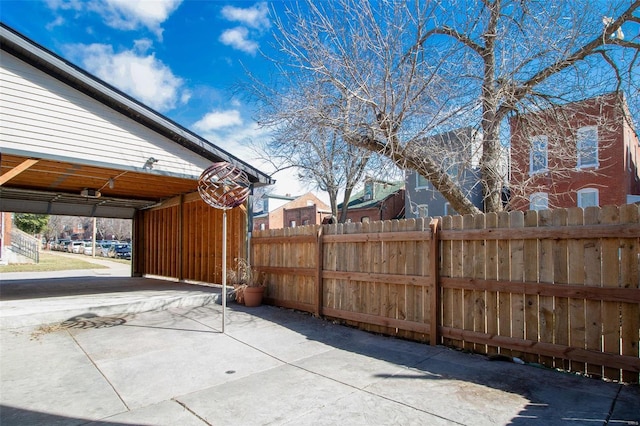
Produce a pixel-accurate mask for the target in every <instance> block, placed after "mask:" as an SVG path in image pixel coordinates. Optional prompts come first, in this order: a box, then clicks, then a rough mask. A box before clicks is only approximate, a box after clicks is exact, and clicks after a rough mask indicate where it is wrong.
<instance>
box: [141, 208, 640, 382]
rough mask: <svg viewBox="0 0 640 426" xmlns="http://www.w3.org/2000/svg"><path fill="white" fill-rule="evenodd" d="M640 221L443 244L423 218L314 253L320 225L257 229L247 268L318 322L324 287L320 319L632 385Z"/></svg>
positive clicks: (636, 361)
mask: <svg viewBox="0 0 640 426" xmlns="http://www.w3.org/2000/svg"><path fill="white" fill-rule="evenodd" d="M192 207H193V206H187V207H185V214H188V215H190V217H199V216H198V215H199V214H200V212H198V211H192ZM163 214H164V212H163ZM165 216H166V218H165V219H166V220H167V221H169V222H171V221H172V220H173V219H172V217H173V216H169V215H168V214H167V215H165ZM163 217H164V216H163ZM639 217H640V207H638V206H635V205H629V206H623V207H621V208H618V207H603V208H590V209H586V210H585V211H583V210H582V209H580V208H573V209H568V210H554V211H541V212H527V213H526V214H525V213H523V212H510V213H507V212H502V213H498V214H495V213H490V214H487V215H475V216H470V215H468V216H464V217H463V216H455V217H450V216H448V217H444V218H442V219H441V221H440V224H441V225H440V229H439V231H438V234H439V237H438V238H437V239H436V240H431V232H430V229H429V226H428V220H426V219H422V218H421V219H417V220H404V221H386V222H371V223H364V224H354V223H352V224H346V225H342V224H338V225H325V226H323V228H322V232H321V234H322V236H321V237H320V238H321V239H320V240H319V241H320V243H318V242H317V241H318V240H317V235H318V234H319V228H318V227H316V226H304V227H297V228H294V229H289V230H287V229H284V230H269V231H262V232H260V231H256V232H255V233H254V235H253V239H252V244H251V248H252V259H253V262H254V264H255V265H256V266H258V267H260V268H263V270H264V271H265V272H266V273H267V274H268V276H269V283H268V285H269V293H268V302H270V303H275V304H280V305H282V306H285V307H289V308H295V309H302V310H308V311H309V312H318V305H317V300H320V299H318V298H317V292H318V291H320V290H322V291H323V294H322V295H321V296H322V298H321V301H322V302H323V304H322V312H323V314H324V315H326V316H328V317H333V318H337V319H340V320H341V321H344V322H345V323H348V324H352V325H354V326H357V327H360V328H365V329H367V330H370V331H375V332H379V333H384V334H390V335H398V336H400V337H403V338H408V339H413V340H419V341H427V340H428V341H430V343H433V344H436V343H437V344H442V343H443V344H445V345H449V346H455V347H458V348H463V349H469V350H474V351H476V352H481V353H489V354H493V353H500V354H505V355H507V356H518V357H523V358H524V359H525V360H527V361H535V360H539V362H541V363H543V364H545V365H548V366H555V367H557V368H563V369H569V370H572V371H578V372H584V373H589V374H591V375H597V376H600V375H602V376H604V377H606V378H609V379H613V380H620V378H621V377H622V380H623V381H626V382H632V383H635V382H638V379H639V373H640V353H639V350H638V343H639V342H638V340H639V336H638V333H639V329H640V324H639V323H640V289H638V285H639V279H640V277H639V275H640V271H639V270H640V264H639V262H640V259H639V254H640V253H639V252H640V241H639V240H640V223H639V222H640V221H639ZM211 224H212V225H213V224H215V221H214V222H211ZM565 228H566V229H565ZM191 231H192V229H191V224H187V227H186V228H185V230H184V233H183V234H182V235H183V237H182V241H183V242H182V243H183V244H185V245H187V246H189V247H190V245H193V244H196V245H197V244H200V241H193V240H191V239H190V232H191ZM176 232H177V231H176ZM153 243H154V242H153V241H150V242H149V244H150V245H151V244H153ZM234 244H235V242H234ZM432 244H438V250H436V252H435V255H436V256H437V258H435V259H434V258H433V256H434V253H432V250H431V249H432ZM319 247H321V248H322V250H323V251H322V255H321V256H320V255H319V254H318V252H317V250H318V248H319ZM438 254H439V255H438ZM211 255H215V250H209V252H208V253H203V258H202V259H201V260H200V261H196V262H194V263H193V265H192V264H191V263H189V264H186V265H185V273H186V274H189V273H196V274H198V273H200V272H199V271H200V267H201V265H202V263H203V262H205V261H206V259H205V258H204V257H205V256H211ZM319 261H322V264H321V265H319V264H318V263H319ZM432 262H436V263H435V264H434V263H432ZM193 266H195V267H196V268H195V269H190V268H193ZM434 267H435V268H436V269H433V268H434ZM318 268H320V269H318ZM433 273H435V274H436V275H437V276H438V277H439V278H438V282H437V285H436V287H435V288H437V289H438V290H437V291H438V297H433V296H434V294H433V293H431V291H433V287H432V284H433V283H432V280H431V277H430V276H431V274H433ZM316 277H321V280H322V284H321V286H320V287H319V288H316V287H315V281H314V280H315V279H316ZM432 307H435V310H434V311H433V312H432V311H431V310H432ZM436 330H437V331H438V334H439V335H440V336H441V340H440V341H438V340H436V339H435V336H434V332H435V331H436ZM430 334H431V335H430ZM432 340H433V342H431V341H432Z"/></svg>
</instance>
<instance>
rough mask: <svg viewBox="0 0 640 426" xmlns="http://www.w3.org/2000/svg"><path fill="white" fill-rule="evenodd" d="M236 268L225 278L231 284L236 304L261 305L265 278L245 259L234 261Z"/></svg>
mask: <svg viewBox="0 0 640 426" xmlns="http://www.w3.org/2000/svg"><path fill="white" fill-rule="evenodd" d="M235 261H236V267H235V269H232V270H230V271H229V272H228V274H227V278H228V280H229V281H230V282H232V283H233V289H234V290H233V291H234V294H235V297H236V302H238V303H244V305H245V306H249V307H253V306H260V305H261V304H262V296H263V295H264V289H265V288H266V285H265V282H264V281H265V277H264V274H263V273H260V272H259V271H258V270H257V269H255V268H253V267H251V265H249V262H248V261H247V260H246V259H238V258H236V259H235Z"/></svg>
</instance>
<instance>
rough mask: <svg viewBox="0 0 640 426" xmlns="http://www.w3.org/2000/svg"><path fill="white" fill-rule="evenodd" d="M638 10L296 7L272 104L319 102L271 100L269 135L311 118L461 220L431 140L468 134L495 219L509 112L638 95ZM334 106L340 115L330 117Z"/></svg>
mask: <svg viewBox="0 0 640 426" xmlns="http://www.w3.org/2000/svg"><path fill="white" fill-rule="evenodd" d="M639 8H640V1H635V2H632V3H630V2H629V1H622V0H621V1H618V2H606V3H605V2H572V1H557V2H529V1H520V0H518V1H515V0H513V1H508V0H493V1H491V0H484V1H475V2H470V1H466V0H460V1H457V0H450V1H441V0H437V1H436V0H433V1H423V2H397V1H392V0H388V1H386V0H380V1H377V2H375V4H372V3H370V2H367V1H361V0H336V1H333V2H314V1H312V0H307V1H306V2H304V4H302V5H301V4H300V3H295V4H294V5H292V6H291V7H289V8H287V9H286V10H285V12H284V13H283V14H281V15H280V16H278V17H277V19H276V23H275V27H276V29H277V31H276V48H277V50H278V61H277V62H276V65H277V67H278V68H277V70H278V73H279V74H280V75H282V76H285V78H284V79H283V81H284V82H286V83H287V84H282V85H278V86H275V87H274V88H273V89H272V94H273V95H282V94H284V93H296V92H302V91H305V90H308V88H312V90H313V93H314V98H313V99H315V101H316V102H308V103H306V104H305V105H304V106H303V107H301V105H300V104H297V103H295V102H293V103H287V102H281V103H279V104H278V105H277V108H274V109H272V110H271V111H270V112H271V113H272V115H271V116H270V121H269V123H268V124H269V125H277V124H278V123H283V122H285V121H287V120H292V119H295V118H296V117H300V116H306V117H313V118H315V119H317V121H315V124H316V125H318V126H321V127H324V128H331V129H334V130H335V131H337V132H339V134H340V135H341V137H342V139H343V140H345V141H346V142H348V143H349V144H352V145H354V146H358V147H360V148H364V149H366V150H368V151H370V152H374V153H377V154H380V155H382V156H384V157H386V158H388V159H390V160H392V161H393V162H394V164H396V165H398V166H399V167H402V168H408V169H413V170H416V171H417V172H418V173H420V174H421V175H423V176H424V177H425V178H427V179H428V180H429V181H430V182H431V183H432V184H433V186H434V187H435V189H436V190H438V191H439V192H441V193H442V194H443V195H444V197H445V198H447V200H448V201H449V202H450V204H451V206H452V207H453V208H454V209H455V210H456V211H458V212H459V213H475V212H478V211H479V209H478V208H477V207H476V206H474V205H473V203H472V202H471V201H470V200H469V199H468V197H467V196H466V192H465V191H464V189H463V188H461V187H460V185H459V184H458V183H457V181H456V180H455V179H453V178H452V177H451V176H449V175H448V174H447V172H446V169H445V168H444V167H442V161H441V159H443V158H449V157H452V155H450V154H451V153H450V152H447V150H446V147H443V146H438V145H436V144H430V143H429V141H430V140H432V139H433V138H431V139H430V138H429V136H431V135H434V134H438V133H442V132H446V131H450V130H455V129H457V128H461V127H466V126H473V127H475V128H476V129H478V130H479V131H480V132H481V138H482V140H481V144H480V146H479V150H480V152H478V153H477V154H478V156H479V158H480V161H479V169H480V176H481V179H480V180H481V184H482V187H483V194H484V209H485V211H500V210H502V208H503V205H502V201H501V193H502V190H503V186H504V185H505V184H506V182H507V181H508V176H506V172H505V171H504V170H505V169H506V168H505V167H503V163H504V153H505V150H506V147H507V145H508V135H506V134H505V129H506V128H507V123H506V122H507V119H508V117H509V116H510V115H512V114H515V113H522V112H527V111H538V110H540V109H543V108H548V107H550V106H553V105H556V104H563V103H566V102H570V101H575V100H578V99H581V98H586V97H590V96H593V95H597V94H602V93H606V92H611V91H616V90H626V91H627V92H628V95H629V96H633V97H635V96H638V95H637V93H638V84H639V82H638V72H637V68H638V53H639V51H640V43H639V41H638V37H639V36H638V33H639V31H638V27H639V26H640V16H639V13H638V9H639ZM623 33H624V34H628V35H630V37H629V36H627V38H625V37H624V35H623ZM293 75H295V76H296V77H295V78H293V77H292V76H293ZM274 99H286V96H276V97H274ZM333 99H340V105H341V106H342V109H341V110H340V113H338V114H330V115H328V114H326V113H325V111H326V106H327V105H330V104H332V100H333ZM635 102H637V101H636V100H635V99H634V100H631V103H632V104H634V103H635Z"/></svg>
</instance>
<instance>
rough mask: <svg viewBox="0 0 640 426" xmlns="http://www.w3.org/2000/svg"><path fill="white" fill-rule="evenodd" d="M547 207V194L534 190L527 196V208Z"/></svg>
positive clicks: (538, 208) (543, 208)
mask: <svg viewBox="0 0 640 426" xmlns="http://www.w3.org/2000/svg"><path fill="white" fill-rule="evenodd" d="M548 208H549V194H547V193H546V192H536V193H534V194H531V196H530V197H529V210H546V209H548Z"/></svg>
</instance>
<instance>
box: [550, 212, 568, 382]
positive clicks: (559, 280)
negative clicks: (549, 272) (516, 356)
mask: <svg viewBox="0 0 640 426" xmlns="http://www.w3.org/2000/svg"><path fill="white" fill-rule="evenodd" d="M551 222H552V226H566V225H567V211H566V210H565V209H557V210H554V211H553V213H552V217H551ZM553 279H554V283H555V284H556V285H567V284H569V258H568V243H567V240H565V239H560V240H557V241H555V243H554V245H553ZM553 317H554V321H553V327H554V329H553V335H554V341H555V343H556V344H559V345H565V346H568V345H569V299H568V298H567V297H555V298H554V312H553ZM553 366H554V367H556V368H560V369H564V370H568V369H569V362H568V361H567V360H565V359H562V358H555V359H554V364H553Z"/></svg>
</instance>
